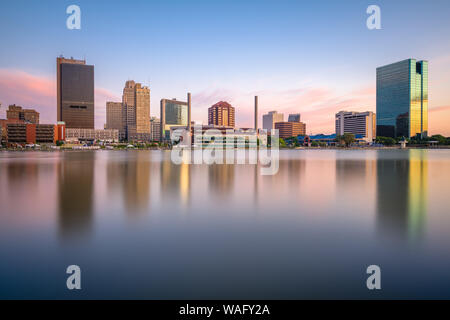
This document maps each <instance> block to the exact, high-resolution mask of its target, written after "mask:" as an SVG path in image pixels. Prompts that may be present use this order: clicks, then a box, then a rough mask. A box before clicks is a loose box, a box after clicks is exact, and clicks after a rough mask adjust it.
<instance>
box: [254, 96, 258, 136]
mask: <svg viewBox="0 0 450 320" xmlns="http://www.w3.org/2000/svg"><path fill="white" fill-rule="evenodd" d="M255 131H258V96H255Z"/></svg>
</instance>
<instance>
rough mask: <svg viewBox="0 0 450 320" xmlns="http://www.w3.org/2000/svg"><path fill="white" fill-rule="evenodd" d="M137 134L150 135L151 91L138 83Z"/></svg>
mask: <svg viewBox="0 0 450 320" xmlns="http://www.w3.org/2000/svg"><path fill="white" fill-rule="evenodd" d="M135 106H136V133H137V134H148V135H150V89H149V88H148V87H144V86H142V85H141V84H140V83H136V104H135Z"/></svg>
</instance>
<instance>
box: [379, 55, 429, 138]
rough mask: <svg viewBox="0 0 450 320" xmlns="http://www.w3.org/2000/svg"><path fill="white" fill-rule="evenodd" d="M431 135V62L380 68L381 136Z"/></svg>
mask: <svg viewBox="0 0 450 320" xmlns="http://www.w3.org/2000/svg"><path fill="white" fill-rule="evenodd" d="M427 134H428V61H416V60H415V59H407V60H403V61H400V62H397V63H393V64H390V65H387V66H383V67H380V68H377V136H383V137H393V138H395V137H407V138H409V137H414V136H417V135H420V136H421V137H426V136H427Z"/></svg>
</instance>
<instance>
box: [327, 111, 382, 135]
mask: <svg viewBox="0 0 450 320" xmlns="http://www.w3.org/2000/svg"><path fill="white" fill-rule="evenodd" d="M335 125H336V136H343V135H344V133H352V134H354V135H355V137H357V138H359V139H363V140H364V141H366V142H368V143H371V142H372V141H373V140H374V139H375V138H376V117H375V114H374V113H373V112H371V111H366V112H349V111H340V112H338V113H336V115H335Z"/></svg>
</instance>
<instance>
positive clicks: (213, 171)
mask: <svg viewBox="0 0 450 320" xmlns="http://www.w3.org/2000/svg"><path fill="white" fill-rule="evenodd" d="M235 168H236V166H235V165H232V164H213V165H210V166H208V182H209V190H210V192H211V193H212V194H213V195H214V196H216V197H218V198H225V197H227V196H229V195H230V192H231V190H232V189H233V187H234V176H235Z"/></svg>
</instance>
